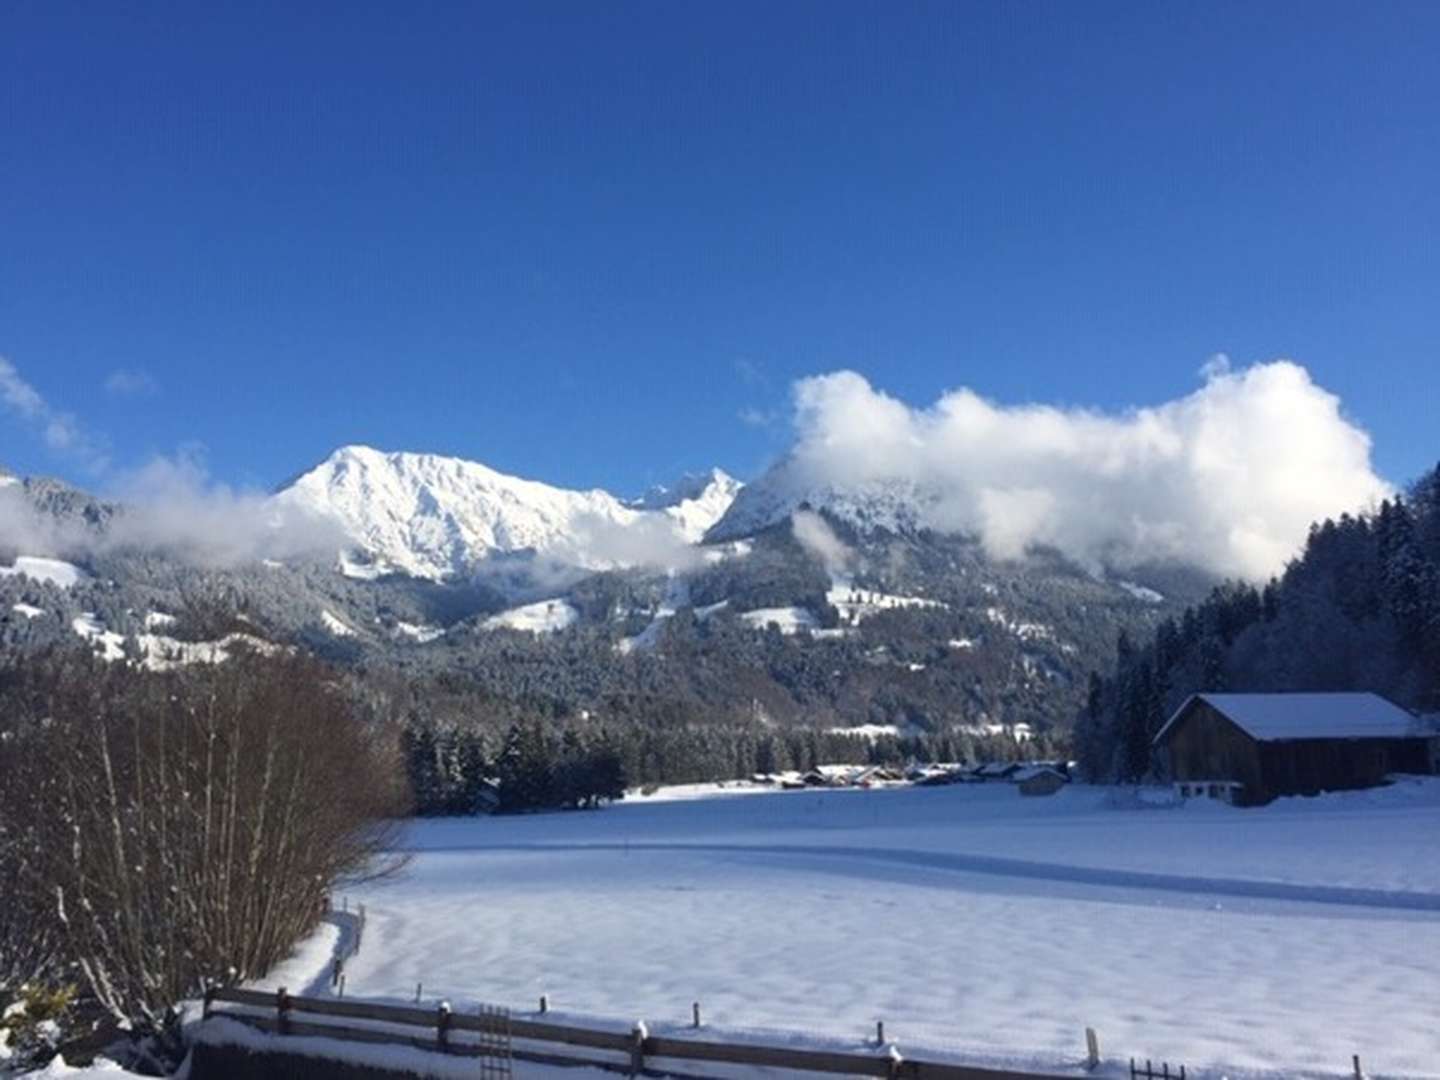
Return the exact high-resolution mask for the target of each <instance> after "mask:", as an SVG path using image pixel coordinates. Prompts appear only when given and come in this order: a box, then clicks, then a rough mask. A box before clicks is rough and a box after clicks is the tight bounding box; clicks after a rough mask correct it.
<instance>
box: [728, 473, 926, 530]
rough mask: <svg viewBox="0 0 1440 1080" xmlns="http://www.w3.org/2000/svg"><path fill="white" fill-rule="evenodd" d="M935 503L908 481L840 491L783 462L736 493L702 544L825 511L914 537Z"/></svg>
mask: <svg viewBox="0 0 1440 1080" xmlns="http://www.w3.org/2000/svg"><path fill="white" fill-rule="evenodd" d="M937 500H938V496H937V495H936V494H934V493H929V492H925V491H923V490H921V489H920V488H919V487H918V486H917V485H915V484H914V483H912V482H909V481H893V482H879V481H867V482H857V483H855V484H853V485H847V486H844V487H841V486H837V485H835V484H832V483H828V482H814V481H812V480H811V478H810V477H809V476H808V475H807V474H806V473H805V471H804V470H803V469H802V468H801V467H800V466H799V465H798V464H797V463H796V462H795V461H793V460H792V459H789V458H787V459H784V460H782V461H780V462H778V463H777V464H776V465H774V466H773V467H772V468H771V469H770V470H769V471H767V472H766V473H765V474H764V475H763V476H761V477H760V479H758V480H756V481H755V482H754V483H751V484H748V485H746V486H745V487H744V488H743V489H742V490H740V491H738V492H737V493H736V495H735V498H734V499H733V500H732V501H731V503H730V506H729V508H728V509H727V510H726V511H725V514H724V516H723V517H721V518H720V519H719V520H718V521H717V522H716V523H715V525H714V527H712V528H711V530H710V531H709V533H708V534H706V540H707V541H710V542H712V543H714V542H718V541H722V540H736V539H740V538H741V537H746V536H753V535H754V534H755V533H757V532H760V531H761V530H762V529H766V528H769V527H770V526H772V525H775V524H778V523H779V522H782V521H784V520H785V519H786V518H788V517H789V516H790V515H791V514H793V513H794V512H795V511H796V510H799V509H801V508H802V507H805V508H809V509H811V510H823V511H825V512H826V513H828V514H829V515H830V516H832V517H834V518H836V519H837V520H839V521H842V522H844V523H846V524H848V525H850V526H852V527H854V528H855V529H857V530H859V531H861V532H872V531H875V530H881V529H883V530H885V531H887V532H891V533H906V532H909V533H913V532H917V531H919V530H920V528H921V527H922V524H923V522H924V521H925V519H926V515H927V511H928V510H929V508H930V507H931V506H932V505H933V504H934V503H935V502H936V501H937Z"/></svg>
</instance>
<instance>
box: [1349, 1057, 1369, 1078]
mask: <svg viewBox="0 0 1440 1080" xmlns="http://www.w3.org/2000/svg"><path fill="white" fill-rule="evenodd" d="M1350 1064H1351V1065H1353V1066H1355V1080H1365V1071H1364V1070H1363V1069H1361V1068H1360V1055H1359V1054H1352V1055H1351V1056H1350Z"/></svg>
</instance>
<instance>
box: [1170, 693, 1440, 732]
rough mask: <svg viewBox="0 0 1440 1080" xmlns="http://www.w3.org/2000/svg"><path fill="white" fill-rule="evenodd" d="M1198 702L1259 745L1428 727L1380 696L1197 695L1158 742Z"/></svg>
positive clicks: (1180, 712)
mask: <svg viewBox="0 0 1440 1080" xmlns="http://www.w3.org/2000/svg"><path fill="white" fill-rule="evenodd" d="M1196 700H1199V701H1203V702H1205V703H1206V704H1207V705H1209V706H1210V707H1211V708H1213V709H1215V710H1216V711H1217V712H1219V713H1221V714H1222V715H1224V716H1225V717H1226V718H1227V719H1229V720H1230V721H1231V722H1232V723H1233V724H1235V726H1236V727H1238V728H1240V730H1242V731H1244V732H1245V734H1247V735H1249V736H1250V737H1251V738H1252V739H1255V740H1257V741H1259V742H1283V741H1285V740H1287V739H1408V738H1418V737H1423V736H1425V735H1427V734H1429V733H1430V732H1429V726H1428V725H1426V724H1425V723H1424V722H1423V721H1422V720H1420V719H1418V718H1417V717H1415V716H1412V715H1411V714H1410V713H1408V712H1406V711H1405V710H1404V709H1402V708H1400V706H1398V705H1395V704H1392V703H1391V702H1389V701H1386V700H1385V699H1384V698H1383V697H1381V696H1380V695H1379V694H1350V693H1345V694H1192V695H1191V696H1190V697H1189V698H1187V699H1186V700H1185V703H1184V704H1183V705H1181V706H1180V708H1178V709H1176V710H1175V715H1174V716H1172V717H1170V719H1169V720H1167V721H1166V722H1165V726H1164V727H1162V728H1161V729H1160V730H1159V732H1157V733H1156V735H1155V742H1156V743H1159V742H1160V741H1162V740H1163V739H1164V738H1165V736H1166V735H1167V734H1168V733H1169V731H1170V729H1171V728H1172V727H1174V726H1175V724H1176V722H1177V721H1178V720H1179V719H1180V718H1181V717H1182V716H1184V715H1185V713H1186V711H1187V710H1189V708H1190V705H1191V703H1192V702H1194V701H1196Z"/></svg>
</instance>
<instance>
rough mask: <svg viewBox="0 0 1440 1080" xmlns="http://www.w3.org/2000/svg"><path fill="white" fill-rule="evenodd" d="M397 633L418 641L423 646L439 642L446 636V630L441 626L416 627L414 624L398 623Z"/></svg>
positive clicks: (396, 625) (396, 624)
mask: <svg viewBox="0 0 1440 1080" xmlns="http://www.w3.org/2000/svg"><path fill="white" fill-rule="evenodd" d="M395 630H396V632H397V633H399V634H401V635H403V636H405V637H408V638H411V639H413V640H415V641H418V642H419V643H420V644H421V645H428V644H429V643H430V642H432V641H438V640H439V639H440V638H442V637H444V636H445V630H444V628H443V627H440V626H416V625H415V624H414V623H408V622H396V623H395Z"/></svg>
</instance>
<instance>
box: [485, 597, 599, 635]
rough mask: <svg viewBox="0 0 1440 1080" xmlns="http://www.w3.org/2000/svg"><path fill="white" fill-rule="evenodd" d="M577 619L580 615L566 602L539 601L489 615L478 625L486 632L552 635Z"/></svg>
mask: <svg viewBox="0 0 1440 1080" xmlns="http://www.w3.org/2000/svg"><path fill="white" fill-rule="evenodd" d="M579 617H580V613H579V612H578V611H576V610H575V608H574V607H573V606H572V605H571V603H570V601H568V600H540V601H538V602H536V603H534V604H525V605H524V606H523V607H516V608H510V609H509V610H507V611H502V612H500V613H499V614H498V615H491V616H490V617H489V618H488V619H486V620H485V621H484V622H482V623H481V624H480V625H481V627H482V628H484V629H486V630H523V631H525V632H527V633H531V634H554V633H557V632H559V631H561V630H564V629H565V628H566V627H568V626H572V625H574V623H575V620H576V619H578V618H579Z"/></svg>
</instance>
